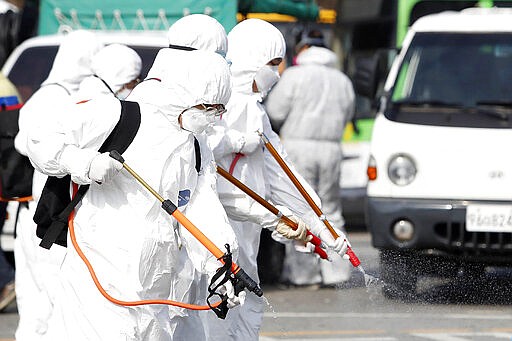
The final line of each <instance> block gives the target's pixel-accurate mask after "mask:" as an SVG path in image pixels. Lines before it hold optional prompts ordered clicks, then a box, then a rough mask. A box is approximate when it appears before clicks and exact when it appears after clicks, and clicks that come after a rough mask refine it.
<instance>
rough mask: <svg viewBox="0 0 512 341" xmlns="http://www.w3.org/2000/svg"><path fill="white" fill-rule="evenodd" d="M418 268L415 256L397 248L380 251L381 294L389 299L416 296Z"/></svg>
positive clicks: (405, 298) (404, 298)
mask: <svg viewBox="0 0 512 341" xmlns="http://www.w3.org/2000/svg"><path fill="white" fill-rule="evenodd" d="M418 272H419V268H418V266H417V264H416V262H415V257H413V256H412V255H411V254H409V253H407V252H403V251H397V250H381V251H380V274H381V279H382V282H383V283H384V285H383V287H382V294H383V295H384V297H386V298H389V299H402V300H411V299H414V298H415V296H416V283H417V281H418V277H419V273H418Z"/></svg>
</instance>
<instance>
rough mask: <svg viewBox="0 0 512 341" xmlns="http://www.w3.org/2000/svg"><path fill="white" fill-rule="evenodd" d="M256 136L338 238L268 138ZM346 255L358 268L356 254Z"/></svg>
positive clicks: (349, 251) (262, 135)
mask: <svg viewBox="0 0 512 341" xmlns="http://www.w3.org/2000/svg"><path fill="white" fill-rule="evenodd" d="M258 134H259V135H260V137H261V139H262V140H263V143H264V144H265V147H267V150H268V151H269V152H270V154H272V156H273V157H274V159H275V160H276V161H277V163H278V164H279V166H281V168H282V169H283V171H284V172H285V173H286V175H287V176H288V178H290V180H291V181H292V183H293V184H294V185H295V187H296V188H297V190H298V191H299V192H300V193H301V194H302V196H303V197H304V199H305V200H306V201H307V203H308V204H309V206H310V207H311V208H312V209H313V211H314V212H315V213H316V215H317V216H318V218H320V220H322V222H323V223H324V225H325V226H326V227H327V229H329V232H331V235H332V236H333V238H334V239H335V240H336V239H338V238H339V235H338V233H336V231H335V230H334V228H333V227H332V226H331V224H330V223H329V221H328V220H327V218H326V217H325V215H324V214H323V212H322V210H321V209H320V208H319V207H318V206H317V204H316V203H315V201H314V200H313V198H311V196H310V195H309V193H308V192H307V191H306V189H305V188H304V186H302V184H301V183H300V181H299V180H298V179H297V177H296V176H295V174H293V172H292V171H291V169H290V167H288V165H287V164H286V162H285V161H284V160H283V158H282V157H281V156H280V155H279V153H278V152H277V150H276V149H275V148H274V146H273V145H272V143H271V142H270V140H269V139H268V137H267V136H266V135H265V134H264V133H263V132H260V131H258ZM347 255H348V257H349V260H350V263H352V265H353V266H354V267H356V268H357V267H359V265H360V264H361V261H360V260H359V258H357V256H356V254H355V253H354V251H352V248H351V247H350V246H349V247H348V249H347Z"/></svg>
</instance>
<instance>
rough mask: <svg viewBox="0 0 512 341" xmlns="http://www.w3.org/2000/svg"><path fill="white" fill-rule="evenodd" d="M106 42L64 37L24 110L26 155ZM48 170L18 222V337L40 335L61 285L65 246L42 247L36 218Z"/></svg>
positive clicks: (19, 142)
mask: <svg viewBox="0 0 512 341" xmlns="http://www.w3.org/2000/svg"><path fill="white" fill-rule="evenodd" d="M101 47H102V44H101V43H100V42H99V40H98V39H97V38H96V36H95V35H94V34H93V33H90V32H86V31H74V32H71V33H69V34H68V35H67V36H66V37H64V39H63V40H62V42H61V44H60V47H59V50H58V52H57V55H56V56H55V60H54V62H53V66H52V69H51V71H50V74H49V76H48V78H47V79H46V80H45V81H44V82H43V83H42V85H41V88H39V90H37V91H36V92H35V93H34V94H33V95H32V97H30V99H29V100H28V101H27V102H26V103H25V105H24V106H23V107H22V108H21V110H20V116H19V122H18V123H19V132H18V134H17V136H16V139H15V147H16V149H17V150H18V151H19V152H20V153H21V154H23V155H27V136H28V135H29V133H30V132H31V131H38V130H42V129H43V127H44V126H47V125H50V126H51V125H58V124H60V122H61V121H62V117H65V116H66V115H68V114H69V112H70V108H71V106H72V105H73V103H74V95H75V94H76V91H77V90H78V87H79V84H80V82H81V81H82V80H83V79H84V77H86V76H88V75H90V74H92V72H91V69H90V65H91V58H92V57H93V55H94V54H95V53H96V52H98V51H99V50H100V49H101ZM45 182H46V175H43V174H42V173H40V172H38V171H37V170H36V171H34V177H33V183H32V197H33V201H30V202H29V203H28V205H29V207H28V208H21V210H20V213H19V218H18V223H17V226H16V230H17V236H16V240H15V247H14V252H15V261H16V299H17V304H18V313H19V323H18V327H17V329H16V340H19V341H24V340H28V341H33V340H40V339H42V338H43V337H44V336H45V334H46V332H47V328H48V320H49V318H50V317H51V315H52V314H53V301H54V297H55V295H56V293H57V292H59V291H60V283H59V282H60V269H59V268H60V265H61V263H62V260H63V258H64V255H65V252H66V250H65V248H63V247H61V246H59V245H54V246H53V247H52V248H51V249H50V250H46V249H43V248H41V247H39V243H40V241H41V240H40V239H39V238H37V236H36V224H35V223H34V221H33V220H32V217H33V216H34V212H35V210H36V207H37V203H38V201H39V196H40V194H41V191H42V189H43V186H44V184H45Z"/></svg>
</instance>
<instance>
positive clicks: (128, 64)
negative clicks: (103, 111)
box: [91, 44, 142, 93]
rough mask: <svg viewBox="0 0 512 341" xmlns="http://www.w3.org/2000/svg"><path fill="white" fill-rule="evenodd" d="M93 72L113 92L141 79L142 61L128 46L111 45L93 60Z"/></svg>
mask: <svg viewBox="0 0 512 341" xmlns="http://www.w3.org/2000/svg"><path fill="white" fill-rule="evenodd" d="M91 69H92V72H93V73H94V74H95V75H97V76H98V77H100V78H101V79H103V80H104V81H105V82H106V83H107V84H108V86H109V87H110V89H111V90H112V92H114V93H115V92H117V91H119V90H120V89H121V88H122V87H123V85H125V84H127V83H129V82H131V81H133V80H134V79H136V78H137V77H139V75H140V72H141V69H142V60H141V58H140V57H139V55H138V54H137V52H135V51H134V50H133V49H131V48H129V47H128V46H126V45H121V44H111V45H108V46H106V47H104V48H102V49H101V50H100V51H99V52H98V53H97V54H96V55H95V56H94V57H93V58H92V64H91Z"/></svg>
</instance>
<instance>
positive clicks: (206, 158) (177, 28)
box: [127, 14, 245, 328]
mask: <svg viewBox="0 0 512 341" xmlns="http://www.w3.org/2000/svg"><path fill="white" fill-rule="evenodd" d="M167 38H168V41H169V48H166V49H164V50H168V52H167V53H168V54H169V55H170V56H172V54H173V53H175V52H180V51H194V50H203V51H208V52H212V53H213V52H215V53H217V54H219V55H221V56H222V57H225V56H226V52H227V35H226V31H225V30H224V27H223V26H222V25H221V24H220V23H219V22H218V21H217V20H216V19H214V18H212V17H210V16H208V15H205V14H192V15H187V16H185V17H183V18H180V19H179V20H177V21H176V22H175V23H174V24H173V25H172V26H171V27H170V28H169V30H168V32H167ZM178 55H181V54H180V53H178ZM179 62H180V63H183V61H182V60H181V59H180V61H179ZM160 66H161V67H165V65H153V67H152V69H151V73H150V74H149V75H148V76H147V77H146V79H145V80H144V81H143V82H141V83H140V84H139V85H137V87H135V89H134V90H133V91H132V93H131V94H130V96H129V97H128V98H127V100H129V101H136V102H139V103H149V104H151V102H147V101H148V100H152V99H153V97H154V96H152V95H151V94H152V93H153V92H154V91H155V89H158V88H159V87H160V82H161V79H160V78H159V77H158V70H157V68H158V67H160ZM185 128H186V129H189V130H190V131H191V132H193V133H194V136H195V138H196V140H197V141H198V144H199V148H200V150H201V167H200V171H199V179H198V183H200V184H201V185H202V186H205V187H206V186H209V187H211V188H213V189H214V191H216V182H217V173H216V169H215V163H214V158H213V153H212V151H211V149H210V147H209V146H208V143H207V141H206V134H205V133H204V132H203V130H204V127H203V126H202V125H199V126H197V127H185ZM202 186H201V187H202ZM208 193H210V194H212V193H213V192H211V191H208ZM213 194H214V195H215V196H217V194H216V192H215V193H213ZM207 198H208V196H207V195H198V196H197V200H196V201H193V202H191V203H189V205H188V207H187V215H188V216H191V217H193V218H194V220H193V221H194V222H196V223H197V224H198V226H207V225H210V224H211V220H210V219H211V218H210V216H209V215H206V214H204V213H203V212H202V210H203V207H204V206H203V205H205V204H206V202H207V201H208V199H207ZM217 198H218V196H217ZM217 200H218V199H215V201H217ZM196 203H197V205H196ZM220 210H222V211H224V209H223V208H222V207H220ZM226 219H227V217H226ZM219 246H222V244H220V245H219ZM234 251H235V254H234V260H235V261H236V254H237V250H234ZM184 267H188V268H189V269H190V268H193V267H192V266H191V264H190V263H189V264H187V265H184ZM191 273H192V271H189V272H188V273H187V272H182V273H181V274H185V276H186V277H187V278H186V279H185V280H184V281H183V283H186V284H187V285H191V284H190V283H191V281H190V274H191ZM193 273H194V276H195V279H194V280H195V281H196V282H197V285H196V287H197V288H199V291H197V293H196V295H195V296H196V300H197V301H198V302H203V303H204V301H205V299H206V297H207V296H208V292H207V290H206V287H207V283H208V282H209V278H208V275H205V274H202V273H200V272H197V271H194V272H193ZM244 295H245V293H244V292H242V293H240V296H241V297H240V300H241V301H242V302H243V300H244ZM201 313H204V314H207V315H212V317H213V319H217V318H216V317H215V316H214V314H212V312H211V311H206V312H201ZM187 314H188V315H189V316H192V315H194V316H196V315H197V312H195V311H188V312H187ZM229 314H231V312H230V313H229ZM186 321H188V322H190V324H191V326H192V328H197V326H194V325H193V324H195V323H197V321H196V320H195V319H191V318H189V319H187V320H186Z"/></svg>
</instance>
